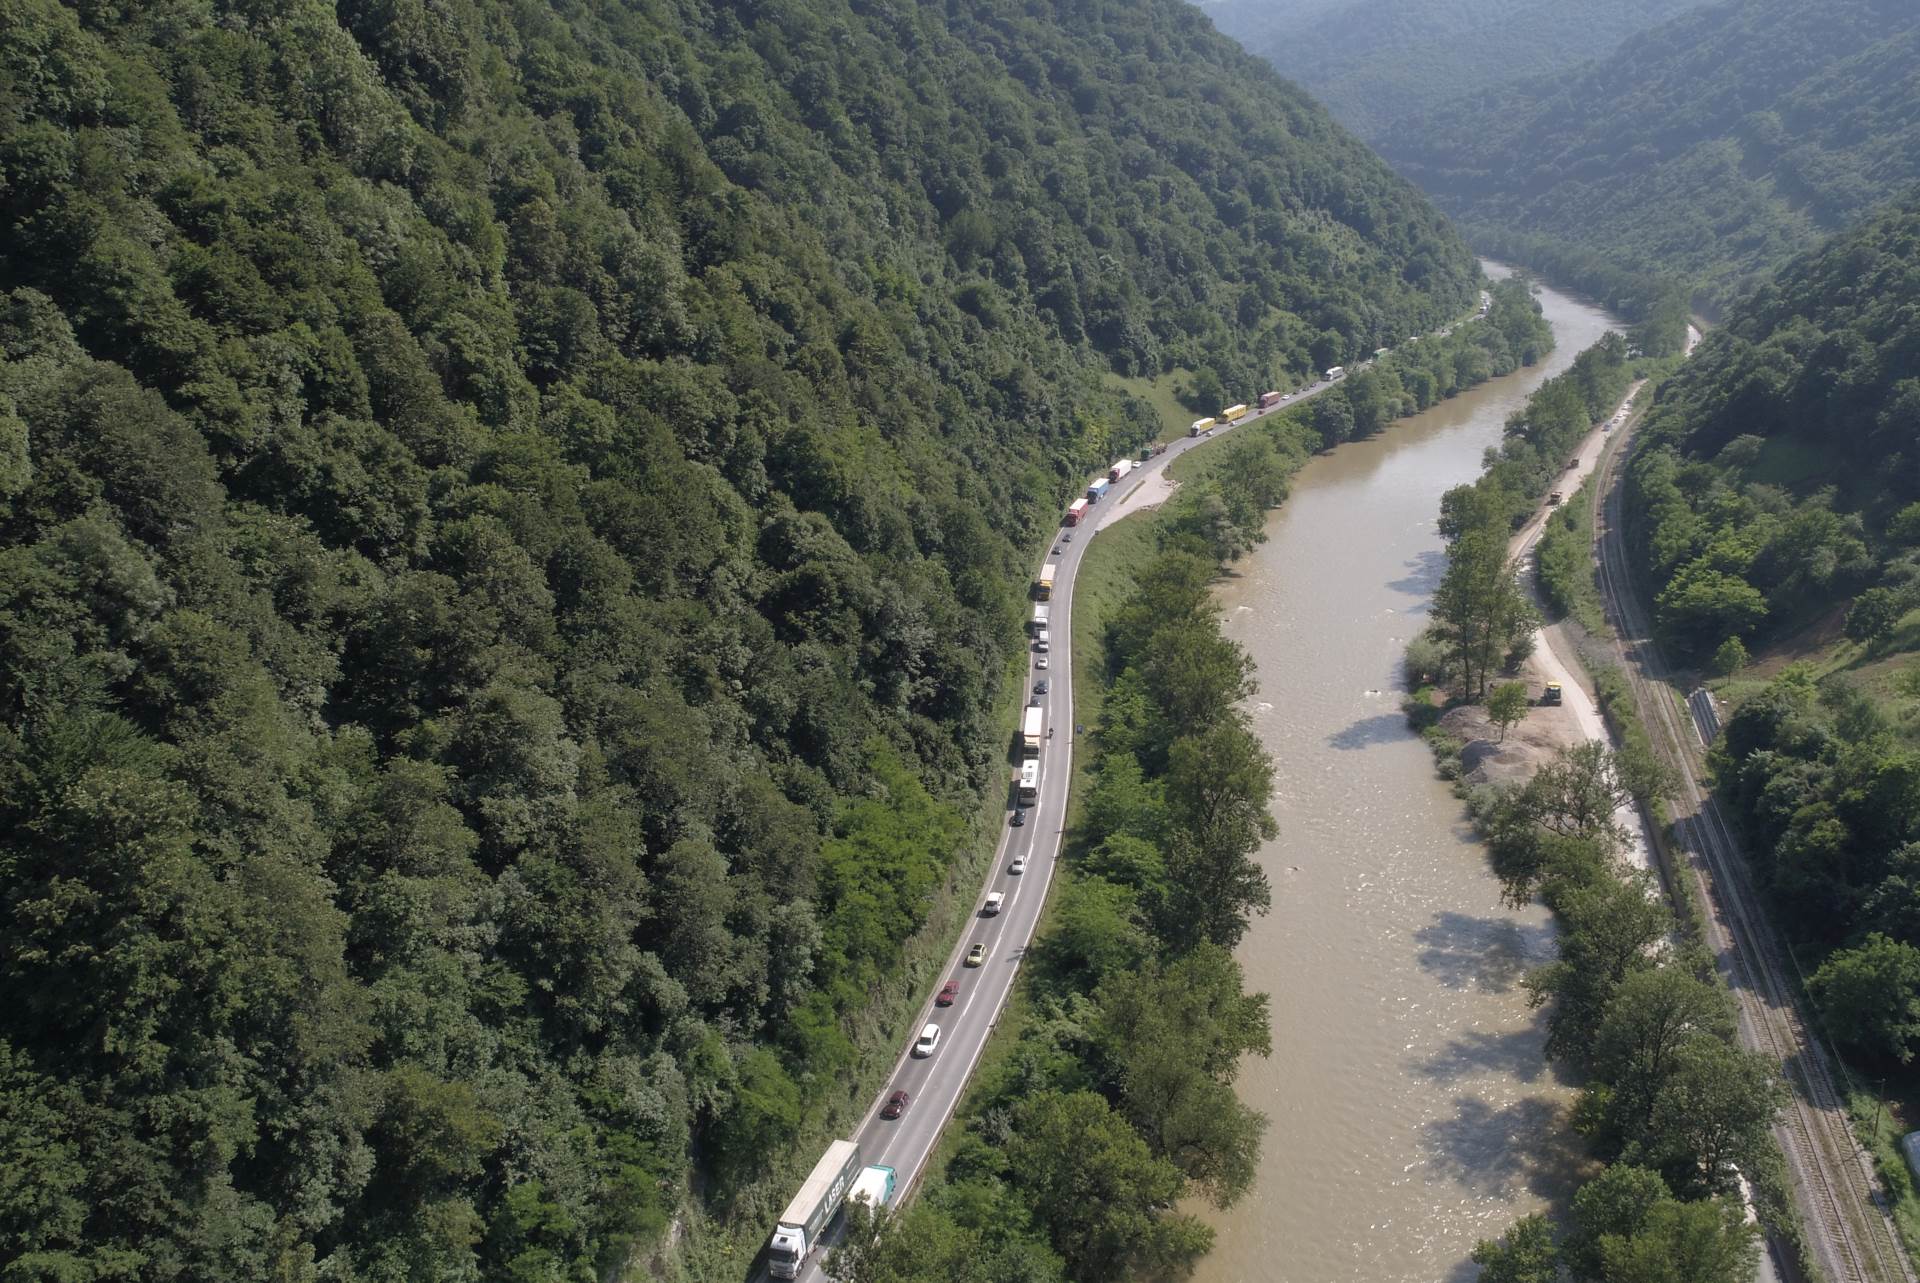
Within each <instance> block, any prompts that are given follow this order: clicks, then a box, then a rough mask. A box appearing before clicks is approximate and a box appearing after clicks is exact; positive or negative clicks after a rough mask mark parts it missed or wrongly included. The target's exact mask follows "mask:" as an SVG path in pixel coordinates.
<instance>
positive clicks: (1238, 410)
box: [1220, 401, 1247, 423]
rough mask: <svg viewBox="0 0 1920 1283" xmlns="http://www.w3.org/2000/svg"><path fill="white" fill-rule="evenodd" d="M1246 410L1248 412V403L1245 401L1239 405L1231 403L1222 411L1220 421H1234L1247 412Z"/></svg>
mask: <svg viewBox="0 0 1920 1283" xmlns="http://www.w3.org/2000/svg"><path fill="white" fill-rule="evenodd" d="M1246 412H1247V404H1246V402H1244V401H1242V402H1241V403H1240V404H1239V405H1230V406H1228V407H1227V408H1226V409H1224V410H1222V411H1220V422H1222V423H1232V422H1233V421H1234V420H1235V419H1238V418H1239V417H1240V416H1241V415H1243V414H1245V413H1246Z"/></svg>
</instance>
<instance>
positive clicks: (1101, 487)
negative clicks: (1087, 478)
mask: <svg viewBox="0 0 1920 1283" xmlns="http://www.w3.org/2000/svg"><path fill="white" fill-rule="evenodd" d="M1112 484H1113V482H1111V481H1109V480H1107V479H1106V478H1105V477H1102V478H1100V479H1099V480H1098V481H1096V482H1094V483H1093V484H1092V485H1090V486H1088V487H1087V502H1088V503H1099V502H1100V500H1101V498H1102V496H1104V495H1105V494H1106V493H1107V487H1108V486H1111V485H1112Z"/></svg>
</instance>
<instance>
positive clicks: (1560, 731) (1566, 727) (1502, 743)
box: [1440, 704, 1586, 784]
mask: <svg viewBox="0 0 1920 1283" xmlns="http://www.w3.org/2000/svg"><path fill="white" fill-rule="evenodd" d="M1440 727H1441V729H1442V730H1444V731H1446V733H1447V734H1448V735H1450V736H1452V737H1453V738H1454V739H1455V740H1458V741H1459V742H1460V743H1461V744H1462V745H1464V746H1465V747H1463V748H1462V749H1461V750H1460V775H1461V778H1462V779H1463V780H1464V781H1466V782H1467V783H1468V784H1524V783H1526V782H1527V781H1528V780H1529V779H1531V778H1532V777H1533V774H1534V772H1535V771H1538V770H1539V769H1540V768H1541V767H1542V766H1545V765H1546V764H1547V763H1548V762H1550V761H1552V760H1553V755H1554V754H1555V753H1557V752H1559V751H1560V750H1561V749H1563V748H1571V747H1572V746H1573V745H1575V744H1579V743H1582V742H1584V741H1585V739H1586V736H1584V735H1582V734H1581V733H1580V725H1579V722H1578V721H1577V720H1576V719H1575V718H1574V716H1573V713H1572V711H1571V710H1570V709H1568V708H1567V707H1566V705H1564V704H1562V705H1560V706H1558V707H1551V706H1549V707H1540V706H1538V705H1536V706H1535V707H1533V708H1530V709H1528V710H1527V715H1526V717H1525V718H1524V719H1522V720H1521V721H1520V722H1519V723H1517V724H1516V725H1514V726H1511V727H1509V728H1508V730H1507V737H1506V738H1505V739H1504V740H1503V739H1501V738H1500V728H1499V727H1497V726H1495V725H1494V724H1493V723H1492V722H1490V721H1488V720H1487V710H1486V706H1485V705H1482V704H1462V705H1460V706H1459V707H1458V708H1452V709H1449V710H1447V712H1446V713H1445V714H1444V715H1443V716H1442V717H1441V718H1440Z"/></svg>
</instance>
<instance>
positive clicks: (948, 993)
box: [933, 980, 960, 1007]
mask: <svg viewBox="0 0 1920 1283" xmlns="http://www.w3.org/2000/svg"><path fill="white" fill-rule="evenodd" d="M959 996H960V982H959V981H958V980H949V981H947V983H945V984H944V985H941V986H940V996H939V997H937V998H935V999H934V1000H933V1005H934V1006H936V1007H951V1006H952V1005H953V1000H954V999H955V998H958V997H959Z"/></svg>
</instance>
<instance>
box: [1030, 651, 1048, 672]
mask: <svg viewBox="0 0 1920 1283" xmlns="http://www.w3.org/2000/svg"><path fill="white" fill-rule="evenodd" d="M1033 666H1034V667H1035V668H1037V669H1039V670H1041V671H1042V672H1045V671H1046V668H1047V657H1046V656H1045V655H1041V656H1040V657H1038V658H1037V659H1035V660H1034V661H1033Z"/></svg>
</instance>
